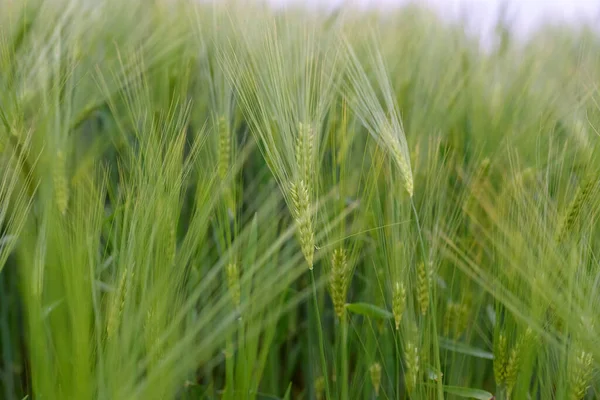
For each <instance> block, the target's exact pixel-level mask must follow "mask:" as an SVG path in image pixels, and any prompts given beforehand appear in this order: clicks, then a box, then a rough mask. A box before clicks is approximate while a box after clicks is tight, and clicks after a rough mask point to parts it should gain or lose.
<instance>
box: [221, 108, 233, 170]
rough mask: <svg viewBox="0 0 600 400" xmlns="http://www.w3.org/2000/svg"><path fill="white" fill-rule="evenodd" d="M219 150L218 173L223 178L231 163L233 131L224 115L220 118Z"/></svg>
mask: <svg viewBox="0 0 600 400" xmlns="http://www.w3.org/2000/svg"><path fill="white" fill-rule="evenodd" d="M218 130H219V151H218V157H219V158H218V173H219V178H221V179H222V180H223V179H225V178H226V177H227V173H228V172H229V167H230V164H231V132H230V129H229V123H228V121H227V120H226V119H225V117H224V116H222V117H220V118H219V122H218Z"/></svg>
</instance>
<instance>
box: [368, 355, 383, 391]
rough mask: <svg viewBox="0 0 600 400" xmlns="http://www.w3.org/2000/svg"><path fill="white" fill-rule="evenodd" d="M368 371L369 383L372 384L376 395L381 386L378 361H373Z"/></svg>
mask: <svg viewBox="0 0 600 400" xmlns="http://www.w3.org/2000/svg"><path fill="white" fill-rule="evenodd" d="M369 373H370V375H371V384H372V385H373V390H375V397H378V396H379V388H380V386H381V364H379V363H378V362H376V363H373V364H372V365H371V367H370V368H369Z"/></svg>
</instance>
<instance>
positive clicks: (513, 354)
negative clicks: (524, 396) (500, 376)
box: [504, 328, 533, 395]
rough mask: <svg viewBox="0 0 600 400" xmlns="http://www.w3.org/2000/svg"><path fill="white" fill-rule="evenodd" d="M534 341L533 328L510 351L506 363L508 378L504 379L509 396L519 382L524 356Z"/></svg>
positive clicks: (528, 329)
mask: <svg viewBox="0 0 600 400" xmlns="http://www.w3.org/2000/svg"><path fill="white" fill-rule="evenodd" d="M532 340H533V330H532V329H531V328H527V330H526V331H525V333H524V334H523V335H522V336H521V337H520V338H519V340H518V341H517V343H516V344H515V346H514V347H513V348H512V350H511V351H510V356H509V357H508V361H507V362H506V376H505V379H504V380H505V383H506V391H507V393H508V394H509V395H510V393H511V392H512V389H513V387H514V386H515V383H516V382H517V377H518V376H519V370H520V369H521V364H522V363H523V357H522V354H523V352H524V351H526V350H527V349H528V347H529V346H530V345H531V342H532Z"/></svg>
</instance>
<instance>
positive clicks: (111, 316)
mask: <svg viewBox="0 0 600 400" xmlns="http://www.w3.org/2000/svg"><path fill="white" fill-rule="evenodd" d="M127 275H128V273H127V269H126V270H125V271H123V273H122V274H121V279H120V280H119V286H118V287H117V291H116V292H115V293H113V295H112V298H111V302H110V304H109V309H108V320H107V322H106V336H107V338H108V339H110V338H111V337H112V336H113V335H114V333H115V332H116V331H117V330H118V329H119V324H120V321H121V316H122V315H123V309H124V308H125V300H126V298H127V286H128V285H127ZM130 278H133V272H132V273H131V276H130Z"/></svg>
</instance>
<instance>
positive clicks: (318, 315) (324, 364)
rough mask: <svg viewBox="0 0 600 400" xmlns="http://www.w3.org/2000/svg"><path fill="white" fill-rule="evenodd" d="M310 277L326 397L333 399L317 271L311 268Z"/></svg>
mask: <svg viewBox="0 0 600 400" xmlns="http://www.w3.org/2000/svg"><path fill="white" fill-rule="evenodd" d="M310 278H311V281H312V288H313V302H314V306H315V316H316V319H317V331H318V333H319V353H320V356H321V372H322V373H323V380H324V381H325V394H326V396H327V397H326V398H327V399H328V400H329V399H331V393H330V391H329V376H328V374H327V361H326V359H325V342H324V340H323V327H322V326H321V313H319V302H318V301H317V284H316V282H315V272H314V270H312V269H311V270H310Z"/></svg>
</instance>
